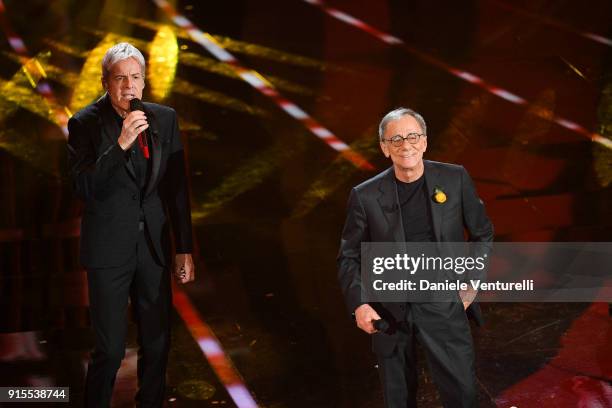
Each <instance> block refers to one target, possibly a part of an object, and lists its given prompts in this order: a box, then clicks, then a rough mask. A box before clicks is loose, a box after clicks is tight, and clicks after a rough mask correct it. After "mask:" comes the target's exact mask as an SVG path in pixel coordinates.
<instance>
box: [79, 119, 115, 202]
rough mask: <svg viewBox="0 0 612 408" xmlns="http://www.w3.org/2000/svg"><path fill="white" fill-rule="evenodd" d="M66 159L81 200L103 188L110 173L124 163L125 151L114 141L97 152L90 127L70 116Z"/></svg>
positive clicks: (113, 172)
mask: <svg viewBox="0 0 612 408" xmlns="http://www.w3.org/2000/svg"><path fill="white" fill-rule="evenodd" d="M68 160H69V168H70V178H71V180H72V184H73V187H74V190H75V192H76V194H77V196H78V197H79V198H81V199H83V200H88V199H90V198H92V197H93V196H95V195H96V194H98V192H100V191H103V189H104V187H105V185H106V184H107V183H108V181H109V180H110V179H111V177H112V176H113V174H115V172H117V170H119V169H120V168H121V167H122V166H124V165H125V163H126V158H125V152H124V151H123V149H121V147H120V146H119V144H118V143H113V144H111V145H110V146H109V147H108V148H107V149H106V150H104V151H103V152H102V154H100V155H99V156H97V152H96V148H95V146H94V143H93V142H92V134H91V131H88V129H87V127H86V126H84V125H83V124H82V123H81V122H80V121H79V120H78V119H76V118H74V117H72V118H70V120H69V121H68Z"/></svg>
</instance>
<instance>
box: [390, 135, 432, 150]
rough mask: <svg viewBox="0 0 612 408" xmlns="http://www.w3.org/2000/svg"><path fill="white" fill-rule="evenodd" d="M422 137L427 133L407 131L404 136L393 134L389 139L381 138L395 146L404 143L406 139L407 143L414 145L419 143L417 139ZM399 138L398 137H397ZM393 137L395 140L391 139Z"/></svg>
mask: <svg viewBox="0 0 612 408" xmlns="http://www.w3.org/2000/svg"><path fill="white" fill-rule="evenodd" d="M422 137H427V135H425V134H424V133H416V132H411V133H408V134H407V135H406V136H402V135H395V136H393V137H391V138H389V139H385V138H383V139H382V140H383V141H385V142H389V143H391V145H393V146H395V147H400V146H402V145H403V144H404V142H405V141H408V143H410V144H412V145H414V144H417V143H419V140H420V139H421V138H422ZM398 138H399V139H398ZM393 139H395V140H393ZM400 140H401V142H400Z"/></svg>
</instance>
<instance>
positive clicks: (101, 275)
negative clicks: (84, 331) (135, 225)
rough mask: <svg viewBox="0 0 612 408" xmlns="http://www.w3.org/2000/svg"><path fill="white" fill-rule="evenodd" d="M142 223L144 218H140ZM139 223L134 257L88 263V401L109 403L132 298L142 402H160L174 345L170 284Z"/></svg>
mask: <svg viewBox="0 0 612 408" xmlns="http://www.w3.org/2000/svg"><path fill="white" fill-rule="evenodd" d="M141 226H142V224H141ZM154 253H155V252H154V251H153V249H152V246H151V242H150V240H149V239H148V233H147V232H146V230H145V229H144V228H141V232H140V237H139V241H138V245H137V250H136V252H135V253H134V257H133V258H132V259H130V261H129V262H128V263H127V264H126V265H123V266H120V267H113V268H100V269H89V270H88V271H87V278H88V286H89V307H90V314H91V322H92V326H93V330H94V333H95V349H94V352H93V354H92V357H91V360H90V363H89V367H88V370H87V379H86V384H85V405H86V406H87V407H109V406H110V402H111V397H112V393H113V385H114V383H115V377H116V375H117V370H118V369H119V366H120V365H121V360H122V359H123V357H124V356H125V343H126V333H127V307H128V298H129V299H130V300H131V304H132V309H133V312H134V317H135V319H136V323H137V326H138V346H139V350H138V369H137V371H138V388H139V390H138V393H137V395H136V401H137V402H138V404H139V406H142V407H161V406H162V403H163V401H164V391H165V387H166V364H167V361H168V351H169V348H170V325H169V318H170V307H171V303H172V302H171V286H170V274H169V273H168V270H167V269H166V268H165V267H163V266H161V265H160V263H159V262H158V260H157V258H156V257H155V255H154Z"/></svg>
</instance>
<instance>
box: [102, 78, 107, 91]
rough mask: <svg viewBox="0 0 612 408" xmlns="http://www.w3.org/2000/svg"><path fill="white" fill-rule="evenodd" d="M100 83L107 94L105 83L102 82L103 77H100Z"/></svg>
mask: <svg viewBox="0 0 612 408" xmlns="http://www.w3.org/2000/svg"><path fill="white" fill-rule="evenodd" d="M100 83H101V84H102V89H104V91H106V92H108V87H107V86H106V81H105V80H104V77H100Z"/></svg>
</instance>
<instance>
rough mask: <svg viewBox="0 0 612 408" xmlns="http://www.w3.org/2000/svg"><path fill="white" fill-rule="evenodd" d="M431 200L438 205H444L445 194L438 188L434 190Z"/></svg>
mask: <svg viewBox="0 0 612 408" xmlns="http://www.w3.org/2000/svg"><path fill="white" fill-rule="evenodd" d="M433 199H434V201H435V202H436V203H438V204H444V203H445V202H446V194H444V191H442V189H441V188H440V187H436V188H434V196H433Z"/></svg>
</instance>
